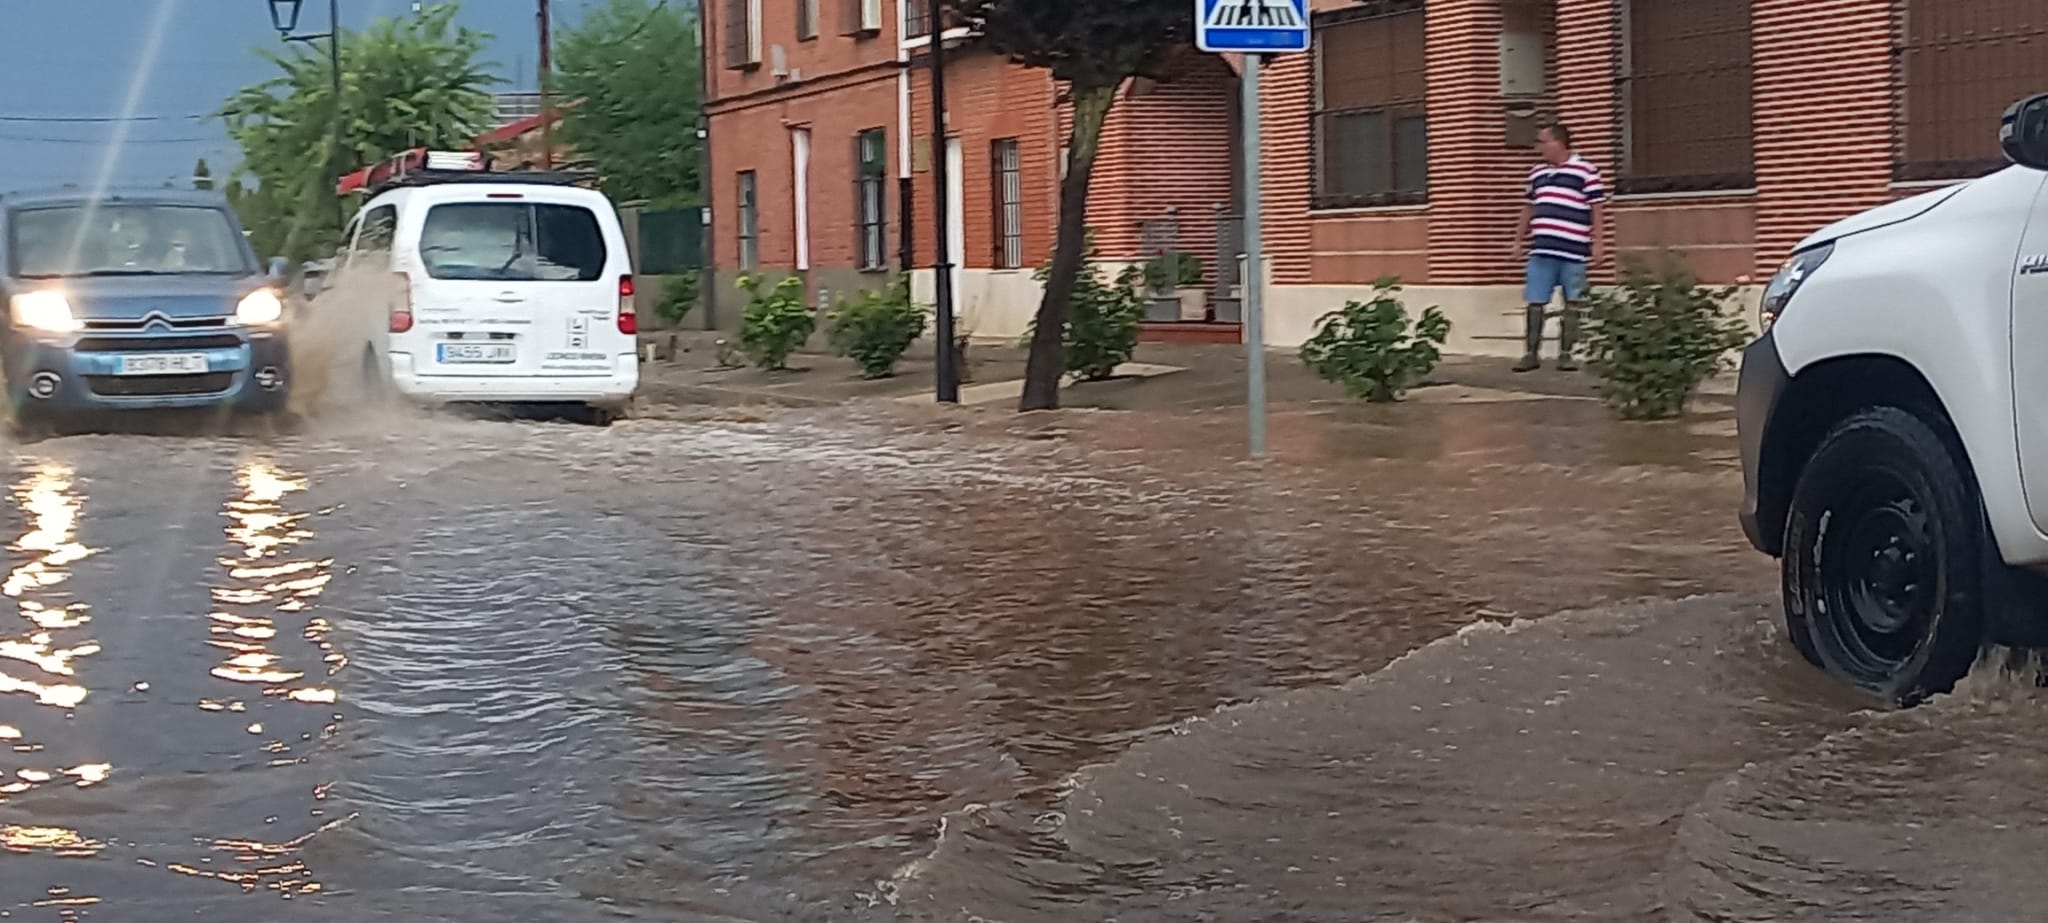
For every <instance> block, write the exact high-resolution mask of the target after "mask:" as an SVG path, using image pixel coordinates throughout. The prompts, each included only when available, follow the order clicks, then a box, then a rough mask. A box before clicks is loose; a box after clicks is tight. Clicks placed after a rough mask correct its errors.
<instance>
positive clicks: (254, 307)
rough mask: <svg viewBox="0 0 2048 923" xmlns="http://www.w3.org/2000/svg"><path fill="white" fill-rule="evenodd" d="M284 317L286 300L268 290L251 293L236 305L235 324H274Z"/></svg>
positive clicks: (263, 289) (262, 289) (261, 289)
mask: <svg viewBox="0 0 2048 923" xmlns="http://www.w3.org/2000/svg"><path fill="white" fill-rule="evenodd" d="M283 317H284V300H283V299H281V298H279V297H277V293H276V292H274V291H271V290H270V289H267V288H259V289H257V290H255V291H253V292H250V293H249V294H248V296H247V297H244V298H243V299H242V303H241V304H238V305H235V322H236V323H238V324H274V323H277V322H278V320H279V319H281V318H283Z"/></svg>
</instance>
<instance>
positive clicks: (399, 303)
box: [391, 272, 412, 333]
mask: <svg viewBox="0 0 2048 923" xmlns="http://www.w3.org/2000/svg"><path fill="white" fill-rule="evenodd" d="M397 276H398V298H397V299H396V300H394V301H393V302H391V332H392V333H405V332H406V331H408V330H411V329H412V277H411V276H408V275H406V274H405V273H402V272H401V273H397Z"/></svg>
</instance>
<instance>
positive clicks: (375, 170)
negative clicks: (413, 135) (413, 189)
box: [335, 148, 597, 195]
mask: <svg viewBox="0 0 2048 923" xmlns="http://www.w3.org/2000/svg"><path fill="white" fill-rule="evenodd" d="M447 183H498V184H506V183H518V184H532V185H543V186H585V187H595V186H596V184H597V174H596V173H594V172H586V171H576V170H512V171H507V172H493V171H492V170H491V158H490V155H488V154H484V153H482V152H478V151H429V150H427V149H425V148H415V149H413V150H410V151H406V152H405V153H403V154H400V155H398V156H396V157H393V158H391V159H390V160H387V161H385V162H383V163H380V164H377V165H375V166H371V167H365V168H363V169H361V170H357V171H356V172H354V173H351V174H348V175H347V176H344V177H342V178H341V180H340V182H338V183H336V184H335V192H336V193H337V194H339V195H348V194H350V193H353V192H361V193H365V194H368V195H376V194H378V193H381V192H383V191H385V190H387V189H396V188H401V187H410V186H433V185H441V184H447Z"/></svg>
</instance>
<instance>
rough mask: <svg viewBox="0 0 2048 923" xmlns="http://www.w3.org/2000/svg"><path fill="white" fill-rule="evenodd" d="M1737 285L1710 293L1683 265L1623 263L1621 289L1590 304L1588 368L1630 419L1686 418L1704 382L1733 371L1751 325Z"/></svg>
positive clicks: (1666, 260)
mask: <svg viewBox="0 0 2048 923" xmlns="http://www.w3.org/2000/svg"><path fill="white" fill-rule="evenodd" d="M1740 292H1741V289H1740V288H1739V287H1737V286H1729V287H1727V288H1715V289H1710V288H1707V287H1706V286H1703V285H1701V284H1700V281H1699V277H1697V276H1695V275H1693V273H1692V270H1691V269H1688V268H1687V267H1686V265H1685V263H1684V261H1683V260H1681V259H1679V258H1677V257H1675V256H1672V255H1670V254H1666V255H1665V256H1664V257H1663V258H1662V259H1660V260H1658V261H1656V262H1654V263H1652V262H1649V261H1646V260H1642V259H1630V260H1627V261H1625V262H1624V263H1623V265H1622V269H1621V278H1620V282H1619V284H1618V285H1616V286H1614V287H1613V288H1611V289H1604V290H1602V291H1598V292H1595V293H1594V294H1593V296H1592V297H1591V298H1589V299H1588V300H1587V316H1586V367H1587V368H1589V369H1591V370H1592V372H1593V373H1594V374H1595V375H1598V376H1599V377H1600V394H1601V397H1602V398H1604V399H1605V400H1606V401H1607V405H1608V406H1609V407H1612V408H1614V411H1615V413H1616V414H1618V415H1619V416H1621V417H1622V418H1623V419H1627V420H1663V419H1669V418H1672V417H1676V416H1678V415H1680V414H1682V413H1684V412H1685V405H1686V402H1687V401H1688V400H1690V399H1691V398H1692V395H1693V393H1694V392H1695V391H1698V390H1699V386H1700V385H1701V383H1703V382H1705V381H1706V380H1707V379H1709V378H1712V377H1713V376H1714V375H1716V374H1718V373H1720V372H1722V371H1724V370H1726V369H1728V368H1731V367H1732V363H1733V361H1734V357H1733V355H1732V353H1733V351H1734V350H1736V349H1739V348H1741V346H1742V344H1743V343H1745V342H1747V341H1748V339H1749V326H1748V325H1747V324H1746V323H1744V322H1743V320H1742V318H1741V316H1740V315H1739V314H1737V312H1736V311H1735V309H1734V307H1733V306H1732V305H1731V302H1732V301H1733V300H1734V299H1735V297H1736V295H1737V294H1739V293H1740Z"/></svg>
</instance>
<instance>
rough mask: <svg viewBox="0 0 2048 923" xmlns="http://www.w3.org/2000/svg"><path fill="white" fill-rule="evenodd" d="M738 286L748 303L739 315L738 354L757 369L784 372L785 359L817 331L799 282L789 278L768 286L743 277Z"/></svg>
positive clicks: (787, 359) (786, 363) (758, 280)
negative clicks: (742, 354) (744, 356)
mask: <svg viewBox="0 0 2048 923" xmlns="http://www.w3.org/2000/svg"><path fill="white" fill-rule="evenodd" d="M738 285H739V289H740V291H743V292H746V293H747V299H748V300H747V307H746V310H745V311H744V312H742V313H741V314H740V352H742V353H744V354H745V355H746V357H747V359H748V360H749V361H751V362H753V363H754V365H756V366H758V367H760V368H764V369H767V370H769V371H773V372H780V371H787V370H788V369H789V357H790V356H792V355H794V354H795V353H796V351H797V350H798V349H799V348H801V347H802V346H803V345H804V341H806V340H809V339H810V338H811V334H813V333H815V332H817V330H818V319H817V317H816V316H815V315H813V314H812V313H811V310H810V308H808V307H806V306H805V305H804V298H803V292H804V283H803V280H802V279H798V278H796V277H795V276H791V277H789V278H787V279H784V280H782V281H781V282H778V283H776V284H775V285H773V286H768V285H765V284H764V282H763V280H762V279H761V277H760V276H755V275H743V276H741V277H740V278H739V283H738Z"/></svg>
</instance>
